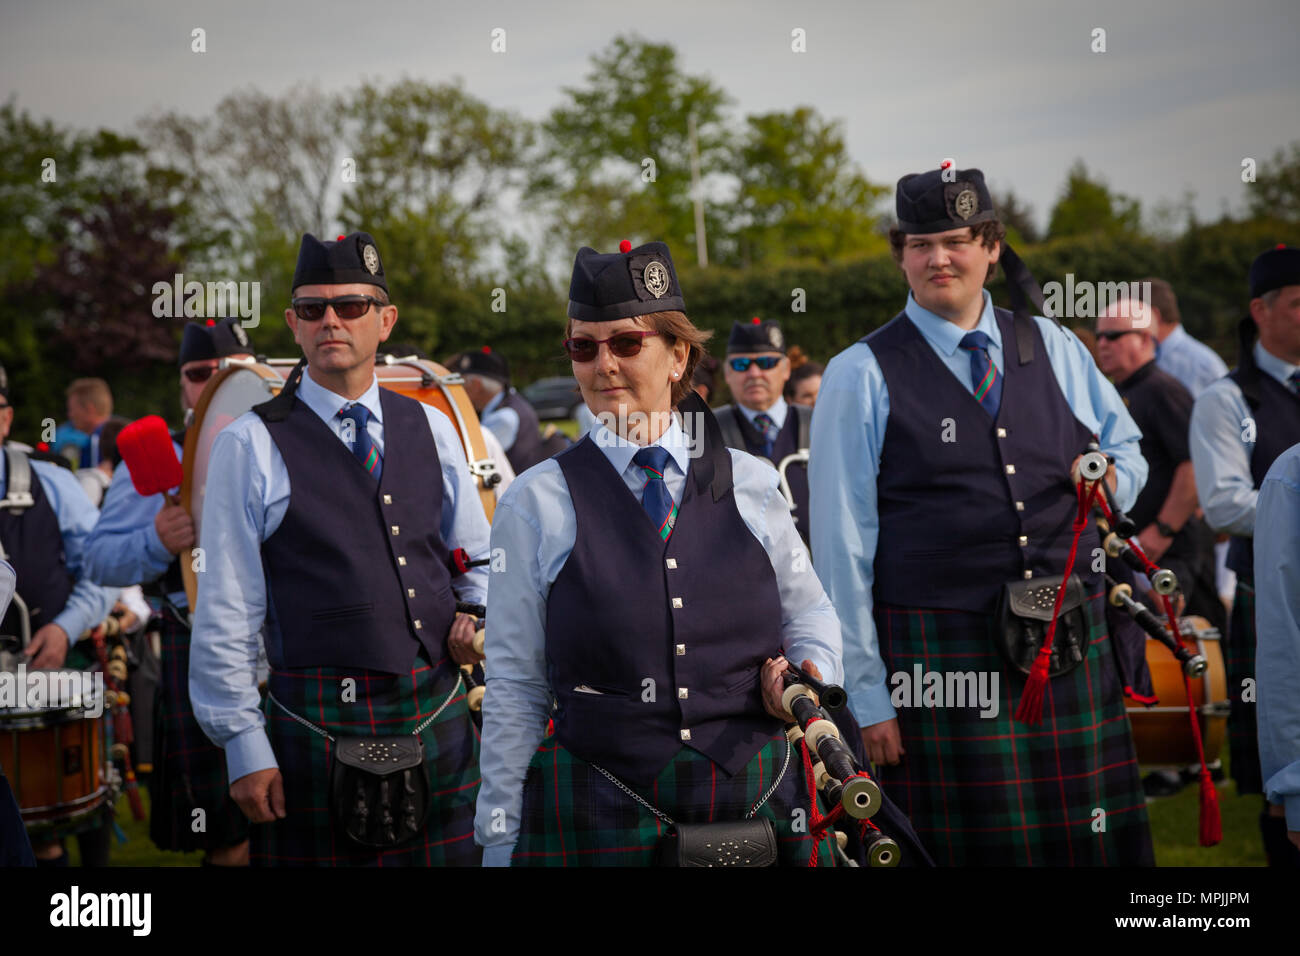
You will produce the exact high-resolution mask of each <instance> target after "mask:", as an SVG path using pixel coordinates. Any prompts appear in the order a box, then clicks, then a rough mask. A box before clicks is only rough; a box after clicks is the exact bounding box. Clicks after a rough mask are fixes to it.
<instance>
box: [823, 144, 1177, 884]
mask: <svg viewBox="0 0 1300 956" xmlns="http://www.w3.org/2000/svg"><path fill="white" fill-rule="evenodd" d="M896 207H897V215H898V226H897V228H895V229H893V230H891V232H890V246H891V249H892V251H893V254H894V259H895V261H896V262H897V263H898V264H899V266H900V268H901V269H902V272H903V275H904V276H905V278H906V279H907V283H908V285H909V287H910V289H911V293H910V295H909V296H908V299H907V302H906V306H905V308H904V310H903V311H902V312H901V313H900V314H899V315H897V316H895V317H894V318H893V319H892V320H891V321H889V322H887V323H886V324H885V325H883V326H882V327H881V328H879V329H878V330H877V331H875V332H873V333H871V334H870V335H868V336H866V337H865V338H863V339H862V340H860V341H859V342H858V343H856V344H854V345H851V346H850V347H849V348H848V349H847V350H845V351H844V352H841V353H840V354H839V355H837V356H836V357H835V358H834V359H832V360H831V362H830V364H829V365H828V366H827V369H826V375H825V377H824V378H823V380H822V386H821V389H820V391H819V393H818V396H817V413H816V415H815V416H814V419H813V436H812V444H813V454H812V458H811V462H810V464H811V470H810V475H809V478H810V483H811V487H812V524H813V529H812V538H813V557H814V560H815V562H816V567H817V571H818V574H819V575H820V576H821V578H822V581H823V583H824V584H825V585H826V589H827V591H828V593H829V594H830V596H831V600H832V601H833V602H834V604H835V609H836V611H837V612H838V613H839V615H840V621H841V623H842V624H843V629H844V635H845V638H844V645H845V651H844V663H845V676H846V680H845V685H846V690H848V692H849V698H850V704H851V705H852V706H853V708H854V711H855V713H856V714H857V716H858V719H859V720H860V721H861V722H862V724H863V727H864V729H863V732H862V737H863V743H864V744H865V746H866V749H867V751H868V754H869V756H870V758H871V760H872V761H873V762H874V763H875V765H876V767H877V770H878V773H879V779H880V780H881V782H882V784H884V785H885V786H886V787H889V786H890V785H891V784H896V785H897V787H896V788H895V792H897V793H898V794H899V797H898V799H899V801H900V803H901V804H903V805H904V806H905V808H906V812H907V813H908V814H909V815H910V816H911V818H912V821H913V822H914V824H915V826H916V830H917V833H918V835H920V837H921V839H922V841H923V842H925V843H926V844H927V846H928V848H929V849H930V851H931V853H932V855H933V856H934V858H935V861H936V862H937V863H939V864H940V865H951V866H963V865H965V866H977V865H1001V866H1006V865H1021V866H1053V865H1055V866H1068V865H1076V866H1077V865H1102V864H1105V865H1112V866H1113V865H1125V864H1128V865H1134V864H1141V863H1146V864H1150V863H1151V860H1152V850H1151V838H1150V832H1149V827H1148V824H1147V816H1146V809H1145V804H1144V801H1143V795H1142V786H1141V781H1140V778H1139V774H1138V766H1137V760H1136V757H1135V754H1134V748H1133V742H1132V736H1131V733H1130V730H1129V725H1128V720H1127V718H1126V716H1125V712H1124V698H1123V694H1122V691H1121V686H1122V685H1121V682H1120V680H1119V676H1118V673H1117V670H1116V665H1115V660H1114V654H1113V652H1112V649H1111V646H1110V642H1109V641H1108V640H1106V639H1105V638H1106V631H1105V627H1104V616H1103V606H1102V584H1101V580H1100V578H1101V575H1100V573H1095V572H1093V571H1092V569H1091V566H1090V561H1089V557H1088V556H1091V555H1092V553H1093V549H1094V548H1097V547H1099V546H1100V541H1099V538H1098V536H1097V533H1096V530H1095V528H1094V529H1092V530H1087V529H1085V530H1084V531H1083V532H1082V534H1083V537H1082V539H1081V540H1080V541H1079V544H1078V554H1079V555H1082V556H1084V557H1083V558H1082V560H1079V561H1076V562H1075V567H1074V573H1076V574H1077V575H1078V576H1079V577H1080V578H1081V579H1082V581H1083V595H1082V596H1079V597H1077V598H1076V599H1075V601H1076V608H1075V609H1072V611H1071V612H1070V613H1071V615H1072V617H1071V618H1070V621H1071V622H1072V623H1071V624H1070V625H1069V631H1070V633H1074V634H1076V635H1077V637H1076V638H1075V642H1074V644H1073V646H1075V647H1082V648H1083V651H1082V652H1081V653H1080V655H1079V657H1078V658H1072V659H1071V662H1070V663H1071V669H1067V670H1065V671H1064V672H1061V670H1060V669H1059V668H1058V676H1055V677H1051V678H1050V679H1049V681H1048V684H1047V687H1046V689H1045V690H1044V693H1043V698H1042V703H1043V709H1042V713H1041V721H1040V722H1036V723H1032V724H1029V723H1024V722H1021V721H1019V720H1014V714H1015V712H1016V710H1017V707H1018V705H1019V703H1020V702H1021V700H1022V697H1023V696H1024V690H1025V687H1026V679H1025V676H1024V674H1023V673H1022V671H1021V669H1020V666H1019V665H1018V664H1017V665H1016V666H1013V665H1012V664H1011V663H1007V662H1006V661H1007V658H1008V655H1007V654H1005V653H1004V649H1003V644H1000V643H998V642H999V639H1000V638H1001V637H1002V636H1003V635H1007V634H1019V633H1022V632H1023V630H1024V622H1023V620H1022V619H1021V617H1020V616H1019V615H1017V614H1015V611H1014V608H1015V607H1016V606H1017V605H1015V604H1012V603H1011V602H1010V601H1006V605H1010V607H1011V608H1012V610H1011V611H1010V612H1009V615H999V614H998V607H999V602H1000V601H1004V600H1005V599H1006V596H1007V595H1011V596H1013V597H1017V598H1019V597H1022V596H1023V595H1024V593H1025V590H1026V588H1027V587H1031V586H1032V585H1033V583H1037V582H1041V581H1042V580H1043V579H1044V578H1049V579H1050V578H1051V577H1053V576H1059V575H1062V574H1063V572H1064V571H1065V565H1066V562H1067V554H1068V553H1069V551H1070V547H1071V542H1072V538H1073V534H1072V530H1071V525H1072V523H1073V521H1074V518H1075V515H1076V514H1077V511H1078V501H1077V495H1076V487H1075V483H1074V481H1073V479H1072V477H1071V474H1072V471H1073V468H1074V467H1075V464H1076V462H1077V461H1078V459H1079V457H1080V455H1081V453H1082V452H1083V451H1084V450H1085V448H1086V447H1087V445H1088V443H1089V442H1090V441H1091V440H1092V439H1093V436H1094V435H1096V436H1098V437H1097V440H1098V442H1099V444H1100V447H1101V450H1102V452H1103V453H1105V454H1108V455H1111V456H1113V458H1114V462H1115V465H1114V468H1115V471H1114V474H1113V475H1111V476H1109V477H1108V478H1107V481H1108V483H1109V484H1111V485H1112V487H1113V488H1114V492H1115V497H1116V499H1117V503H1118V504H1119V505H1120V506H1121V507H1123V508H1128V507H1131V506H1132V504H1133V501H1134V499H1135V498H1136V496H1137V492H1138V490H1139V489H1140V488H1141V487H1142V484H1143V482H1144V481H1145V480H1146V471H1147V469H1146V463H1145V462H1144V461H1143V460H1142V457H1141V455H1140V453H1139V450H1138V439H1139V437H1140V434H1139V432H1138V429H1137V426H1136V425H1135V424H1134V423H1133V419H1132V418H1131V417H1130V416H1129V414H1128V412H1127V411H1125V409H1124V405H1123V402H1122V401H1121V400H1120V398H1119V396H1118V395H1117V394H1116V393H1115V388H1114V386H1113V385H1111V384H1110V383H1109V382H1107V381H1106V380H1105V378H1104V377H1103V376H1102V375H1101V372H1100V371H1099V370H1098V369H1097V366H1096V364H1095V363H1094V362H1093V360H1092V356H1091V355H1089V354H1088V352H1087V351H1086V350H1085V348H1084V346H1083V343H1082V342H1080V341H1079V339H1078V338H1076V337H1075V336H1073V335H1071V334H1070V333H1068V332H1066V331H1065V330H1064V329H1062V328H1061V327H1060V325H1058V324H1057V323H1056V322H1054V321H1052V320H1051V319H1044V318H1041V317H1031V316H1030V315H1028V314H1022V315H1021V316H1020V317H1013V316H1012V314H1011V313H1009V312H1007V311H1005V310H1001V309H998V310H995V309H994V308H993V302H992V299H991V298H990V296H989V293H988V292H987V291H985V289H984V284H985V282H986V281H988V279H989V278H990V276H991V275H992V273H993V267H994V265H995V264H996V263H998V262H999V261H1000V260H1001V261H1002V262H1003V263H1004V265H1008V269H1007V272H1008V277H1009V278H1011V279H1013V281H1015V283H1016V287H1017V288H1019V287H1021V286H1022V285H1025V284H1027V280H1025V273H1026V272H1027V270H1024V269H1023V265H1022V264H1021V263H1020V262H1019V259H1018V258H1016V257H1014V255H1012V254H1011V252H1010V250H1008V249H1007V248H1006V247H1005V245H1004V242H1003V240H1004V239H1005V235H1006V230H1005V228H1004V227H1003V226H1002V224H1001V223H1000V222H999V220H998V216H997V212H996V211H995V209H994V207H993V202H992V199H991V197H990V195H989V191H988V188H987V186H986V185H985V183H984V175H983V173H982V172H980V171H979V170H978V169H967V170H960V169H956V168H943V169H933V170H930V171H928V172H925V173H921V174H914V175H909V176H904V177H903V178H902V179H901V180H899V183H898V187H897V194H896ZM863 321H864V324H866V322H867V321H868V319H867V318H866V317H864V320H863ZM1052 593H1059V589H1057V588H1053V589H1052ZM1006 605H1004V606H1006ZM1044 630H1045V628H1044ZM1060 633H1061V632H1060V631H1058V638H1059V634H1060ZM1056 646H1061V645H1056ZM1061 656H1062V657H1064V656H1065V655H1061ZM923 673H925V674H931V675H938V676H939V677H940V678H942V683H945V684H946V683H947V682H948V681H950V680H951V679H952V678H953V677H954V676H961V675H967V676H977V677H979V679H981V680H982V679H984V678H986V677H987V678H988V679H989V682H990V684H993V682H994V681H995V680H996V685H994V686H997V687H998V688H999V692H998V694H997V695H996V696H997V698H998V699H999V705H998V706H997V707H995V708H982V707H980V706H979V705H978V704H976V703H975V702H974V701H972V700H971V698H970V695H968V694H966V693H952V692H949V693H948V694H940V695H939V697H940V699H939V700H934V699H933V698H926V699H925V700H924V701H922V699H921V695H919V694H913V693H907V692H906V691H907V690H908V684H910V682H911V681H912V680H915V681H917V682H918V683H919V682H920V681H921V679H922V674H923ZM913 675H915V676H914V677H913ZM926 683H927V686H929V678H928V677H927V678H926ZM949 686H951V685H949ZM1025 716H1026V717H1032V716H1033V715H1032V713H1029V712H1026V713H1025ZM1085 728H1086V729H1085ZM1098 807H1100V808H1102V809H1103V810H1104V812H1105V815H1106V817H1105V825H1104V827H1100V828H1099V827H1097V826H1095V825H1092V824H1094V823H1095V822H1096V821H1097V819H1098V817H1097V814H1096V812H1095V810H1096V808H1098Z"/></svg>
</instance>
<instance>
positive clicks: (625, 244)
mask: <svg viewBox="0 0 1300 956" xmlns="http://www.w3.org/2000/svg"><path fill="white" fill-rule="evenodd" d="M618 251H619V252H631V251H632V243H631V241H630V240H628V239H624V240H623V241H622V242H620V243H619V244H618Z"/></svg>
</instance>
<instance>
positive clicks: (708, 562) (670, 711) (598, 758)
mask: <svg viewBox="0 0 1300 956" xmlns="http://www.w3.org/2000/svg"><path fill="white" fill-rule="evenodd" d="M684 307H685V306H684V302H683V300H682V296H681V291H680V288H679V287H678V284H677V277H676V273H675V271H674V269H673V265H672V259H671V257H670V255H669V252H668V247H667V246H666V245H664V244H663V243H660V242H654V243H649V244H647V245H644V246H641V247H640V248H637V249H632V248H631V244H630V243H627V242H624V243H623V244H622V246H621V247H620V251H619V252H617V253H609V254H600V253H597V252H595V251H594V250H592V249H586V248H584V249H582V250H580V251H579V252H578V256H577V259H576V261H575V263H574V269H573V279H572V282H571V285H570V290H569V308H568V314H569V322H568V329H567V336H566V339H565V342H564V345H565V349H566V351H567V352H568V354H569V357H570V359H571V360H572V363H573V373H574V375H575V376H576V378H577V380H578V384H579V386H580V388H581V390H582V396H583V399H584V400H585V401H586V403H587V405H588V407H589V408H590V409H591V410H592V412H594V413H595V414H596V416H597V421H596V423H595V424H594V425H593V426H592V428H591V431H590V432H589V434H588V435H587V437H586V438H584V439H583V440H582V441H580V442H578V443H577V444H576V445H574V446H573V447H572V448H570V449H568V450H566V451H564V452H563V453H561V454H559V455H557V456H556V457H555V458H553V459H550V460H548V461H545V462H543V463H542V464H539V465H537V466H536V467H534V468H532V469H530V470H529V471H527V472H526V473H524V474H523V475H520V476H519V478H517V479H516V481H515V484H514V485H512V486H511V488H510V490H509V492H507V493H506V495H504V496H503V497H502V499H501V502H500V504H499V506H498V510H497V513H496V517H495V519H494V523H493V529H492V547H493V549H494V550H493V553H494V554H498V553H500V554H504V555H506V558H507V560H506V562H505V564H504V566H502V567H500V568H498V569H494V573H493V574H492V576H491V579H490V582H489V593H488V608H489V613H488V627H487V665H486V671H487V675H488V680H487V695H486V699H485V702H484V706H483V718H484V725H483V744H482V751H481V759H480V766H481V770H482V775H483V782H482V788H481V790H480V792H479V800H478V811H477V817H476V839H477V840H478V842H479V843H480V844H482V845H483V846H484V847H485V850H484V864H485V865H548V866H565V865H585V864H601V865H621V866H628V865H633V866H635V865H648V864H650V863H652V862H654V861H655V860H656V859H658V856H657V854H659V853H660V852H662V851H663V850H665V849H668V848H672V847H675V846H677V845H679V844H673V843H672V841H673V840H674V839H678V838H679V837H682V835H683V834H684V832H685V831H682V830H681V826H682V825H691V824H704V823H729V824H737V823H741V824H742V826H744V827H748V828H753V829H754V830H755V833H757V836H755V837H753V840H754V841H755V842H756V843H763V842H764V841H765V840H766V845H767V846H768V848H769V849H771V850H772V851H773V853H772V856H773V858H774V859H779V861H780V862H782V863H786V864H805V863H807V862H808V860H809V858H810V856H811V854H812V852H813V848H814V845H816V844H817V843H818V836H817V835H816V834H813V833H810V828H809V827H808V826H801V825H800V823H799V821H801V820H802V821H806V820H807V819H808V814H809V806H808V788H807V785H806V782H805V778H804V772H803V766H802V762H801V759H800V757H799V753H798V751H797V750H796V749H795V748H791V747H788V746H787V743H786V738H785V735H784V732H783V728H782V718H783V716H784V715H783V711H782V708H781V704H780V696H779V689H780V688H781V686H782V685H781V671H782V670H783V669H784V668H785V667H786V664H785V658H786V657H788V658H789V659H790V660H791V661H798V662H802V663H803V665H804V666H805V668H806V669H808V670H810V671H815V672H817V673H818V674H823V675H825V676H826V678H827V679H829V680H831V681H838V680H840V677H841V664H840V639H839V622H838V620H837V619H836V616H835V611H834V609H833V608H832V607H831V605H830V602H829V601H828V600H827V599H826V596H825V593H824V592H823V591H822V588H821V585H820V583H819V582H818V579H817V577H816V575H815V574H814V573H813V572H812V571H811V569H810V567H809V566H808V564H807V562H806V561H804V562H800V561H798V560H797V556H798V555H799V554H801V553H802V548H801V543H800V540H799V536H798V534H797V532H796V531H795V529H794V525H793V524H792V522H791V520H790V514H789V510H788V509H787V508H786V507H785V504H784V500H783V499H782V498H781V495H780V492H779V490H778V488H777V476H776V472H775V471H773V470H772V468H771V467H770V466H769V465H767V464H766V463H765V462H761V461H759V460H758V459H755V458H753V457H751V456H750V455H748V454H746V453H744V452H739V451H729V450H727V449H726V448H724V447H723V446H722V445H721V443H720V442H716V443H714V442H712V441H703V440H697V441H692V440H691V439H690V438H688V436H687V433H686V431H685V430H684V429H683V421H682V418H683V415H682V414H681V413H682V412H684V413H685V418H686V419H692V420H694V421H693V422H691V424H694V423H696V422H699V421H700V420H705V422H706V423H707V424H712V423H711V422H709V421H708V419H711V417H712V416H711V413H709V412H708V409H707V406H705V405H704V404H703V403H702V402H700V401H699V399H698V398H697V397H695V396H694V394H693V392H692V391H691V386H690V382H691V376H692V373H693V371H694V369H695V366H696V365H697V363H698V362H699V360H700V359H701V358H702V357H703V355H704V348H703V344H704V342H705V340H706V339H707V337H708V335H707V333H704V332H701V331H700V330H699V329H697V328H696V327H695V326H694V325H692V324H691V322H690V320H689V319H687V317H686V316H685V314H684V311H683V310H684ZM688 396H690V398H689V400H688ZM679 403H681V409H680V412H679V411H678V409H677V406H678V404H679ZM713 427H714V428H715V429H716V425H713ZM691 431H692V432H693V434H694V435H696V436H703V435H705V428H704V427H698V428H693V429H691ZM715 434H716V433H715ZM496 549H501V550H500V551H498V550H496ZM553 702H554V707H553V706H552V704H553ZM548 717H550V718H552V719H553V722H554V733H553V734H552V735H551V736H550V737H547V738H546V739H545V740H544V739H543V738H544V736H545V733H546V726H547V718H548ZM539 745H540V746H539ZM742 821H747V822H744V823H742ZM764 821H767V822H766V823H765V822H764ZM768 824H770V826H769V825H768ZM746 839H749V838H748V837H747V838H746ZM663 841H668V842H666V843H665V842H663ZM820 858H821V861H822V862H829V861H830V860H831V859H832V858H833V852H831V851H830V850H824V851H823V852H822V853H821V854H820ZM733 862H734V861H733Z"/></svg>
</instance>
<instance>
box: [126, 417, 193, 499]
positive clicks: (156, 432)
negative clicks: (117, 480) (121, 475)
mask: <svg viewBox="0 0 1300 956" xmlns="http://www.w3.org/2000/svg"><path fill="white" fill-rule="evenodd" d="M117 450H118V452H119V453H120V454H121V456H122V460H123V461H124V462H126V468H127V471H129V472H130V473H131V484H133V485H135V490H136V491H137V492H139V493H140V494H141V495H158V494H165V493H166V492H167V491H168V489H171V488H176V487H178V486H179V485H180V483H181V481H182V480H183V479H184V477H185V474H184V472H183V471H182V470H181V461H180V459H179V458H177V457H176V448H175V446H174V445H173V444H172V436H171V434H170V433H169V432H168V431H167V423H166V422H165V421H163V420H162V419H161V418H160V417H158V416H157V415H146V416H145V417H144V418H141V419H140V420H138V421H134V422H132V423H131V424H129V425H127V426H126V427H125V428H123V429H122V431H121V432H119V433H118V436H117Z"/></svg>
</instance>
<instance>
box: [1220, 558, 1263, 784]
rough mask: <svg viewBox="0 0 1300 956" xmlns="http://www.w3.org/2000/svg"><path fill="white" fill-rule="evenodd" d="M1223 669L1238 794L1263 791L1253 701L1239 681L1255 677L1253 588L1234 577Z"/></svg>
mask: <svg viewBox="0 0 1300 956" xmlns="http://www.w3.org/2000/svg"><path fill="white" fill-rule="evenodd" d="M1223 669H1224V672H1225V673H1226V675H1227V681H1228V700H1229V702H1230V706H1231V709H1230V710H1229V711H1228V753H1229V763H1230V765H1231V768H1232V779H1233V780H1235V781H1236V782H1237V793H1238V795H1244V794H1247V793H1263V792H1264V780H1263V772H1262V771H1261V770H1260V767H1259V737H1258V736H1257V729H1256V723H1255V704H1254V702H1253V701H1243V700H1242V699H1241V690H1242V683H1243V682H1244V681H1245V680H1246V679H1247V678H1250V679H1251V680H1253V679H1254V677H1255V588H1254V587H1253V586H1252V585H1251V584H1250V583H1248V582H1245V581H1242V580H1241V577H1240V575H1239V576H1238V577H1237V591H1236V594H1235V595H1234V596H1233V599H1232V620H1231V621H1230V622H1229V624H1228V637H1227V640H1225V641H1224V642H1223Z"/></svg>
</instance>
